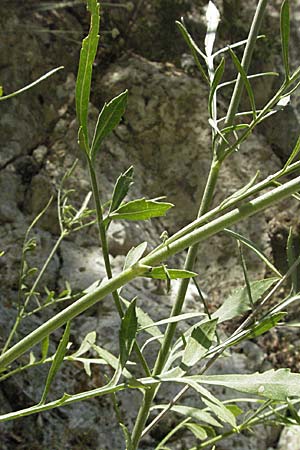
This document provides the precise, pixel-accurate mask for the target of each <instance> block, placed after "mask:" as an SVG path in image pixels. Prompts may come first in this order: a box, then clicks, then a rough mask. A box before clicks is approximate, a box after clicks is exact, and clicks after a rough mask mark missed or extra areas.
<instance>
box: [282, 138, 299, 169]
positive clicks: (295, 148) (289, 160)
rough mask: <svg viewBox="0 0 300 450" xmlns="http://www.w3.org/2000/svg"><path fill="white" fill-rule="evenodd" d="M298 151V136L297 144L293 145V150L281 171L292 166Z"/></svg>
mask: <svg viewBox="0 0 300 450" xmlns="http://www.w3.org/2000/svg"><path fill="white" fill-rule="evenodd" d="M299 151H300V136H299V137H298V139H297V142H296V144H295V147H294V148H293V151H292V153H291V154H290V156H289V158H288V160H287V162H286V163H285V165H284V167H283V169H282V170H283V171H285V170H286V169H287V167H288V166H289V165H290V164H292V162H293V161H294V159H295V158H296V156H297V155H298V153H299Z"/></svg>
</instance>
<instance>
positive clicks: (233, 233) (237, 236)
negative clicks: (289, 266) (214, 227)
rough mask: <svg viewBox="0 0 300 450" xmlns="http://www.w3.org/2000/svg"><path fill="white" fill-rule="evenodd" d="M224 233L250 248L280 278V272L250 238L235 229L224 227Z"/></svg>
mask: <svg viewBox="0 0 300 450" xmlns="http://www.w3.org/2000/svg"><path fill="white" fill-rule="evenodd" d="M224 232H225V234H227V235H229V236H232V237H234V238H235V239H237V240H239V241H240V242H242V243H243V244H244V245H245V246H246V247H248V248H250V250H252V251H253V252H254V253H255V254H256V255H257V256H258V257H259V258H260V259H261V260H262V261H263V262H264V263H265V264H266V266H268V267H269V269H271V270H272V272H274V273H275V274H276V275H277V276H278V277H279V278H282V275H281V273H280V272H279V270H278V269H276V267H275V266H274V265H273V264H272V263H271V261H270V260H269V259H268V258H267V257H266V255H265V254H264V253H263V252H262V251H261V250H260V249H259V248H258V247H257V245H256V244H255V243H254V242H252V241H251V240H250V239H248V238H246V237H245V236H243V235H242V234H239V233H237V232H236V231H232V230H229V229H228V228H225V229H224Z"/></svg>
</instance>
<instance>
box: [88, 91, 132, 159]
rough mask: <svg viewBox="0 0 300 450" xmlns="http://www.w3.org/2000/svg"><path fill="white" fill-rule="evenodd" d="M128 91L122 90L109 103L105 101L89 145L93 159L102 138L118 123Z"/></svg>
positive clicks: (124, 106) (123, 110)
mask: <svg viewBox="0 0 300 450" xmlns="http://www.w3.org/2000/svg"><path fill="white" fill-rule="evenodd" d="M127 96H128V91H127V90H126V91H124V92H122V93H121V94H120V95H118V96H117V97H115V98H113V99H112V100H111V101H110V102H109V103H105V104H104V106H103V108H102V110H101V112H100V114H99V116H98V120H97V124H96V127H95V131H94V136H93V141H92V145H91V158H92V160H94V159H95V156H96V154H97V152H98V151H99V150H100V146H101V143H102V141H103V139H104V138H105V137H106V136H107V135H108V134H109V133H111V132H112V131H113V130H114V129H115V128H116V126H117V125H118V124H119V122H120V120H121V118H122V116H123V114H124V112H125V108H126V104H127Z"/></svg>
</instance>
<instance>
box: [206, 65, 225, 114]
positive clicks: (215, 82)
mask: <svg viewBox="0 0 300 450" xmlns="http://www.w3.org/2000/svg"><path fill="white" fill-rule="evenodd" d="M224 69H225V59H224V58H222V59H221V62H220V64H219V65H218V67H217V68H216V71H215V74H214V78H213V80H212V83H211V87H210V91H209V96H208V111H209V115H210V117H212V116H213V100H214V95H215V92H216V89H217V87H218V84H219V83H220V81H221V79H222V77H223V74H224Z"/></svg>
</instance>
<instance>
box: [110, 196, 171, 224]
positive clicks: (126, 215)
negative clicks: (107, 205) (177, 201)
mask: <svg viewBox="0 0 300 450" xmlns="http://www.w3.org/2000/svg"><path fill="white" fill-rule="evenodd" d="M173 206H174V205H173V204H172V203H167V202H159V201H157V200H146V199H145V198H141V199H137V200H132V201H131V202H128V203H124V204H123V205H122V206H120V207H119V208H118V209H117V210H116V211H114V212H113V213H112V214H110V216H109V219H113V220H147V219H151V218H152V217H160V216H164V215H165V214H166V212H167V211H168V210H169V209H170V208H172V207H173Z"/></svg>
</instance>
